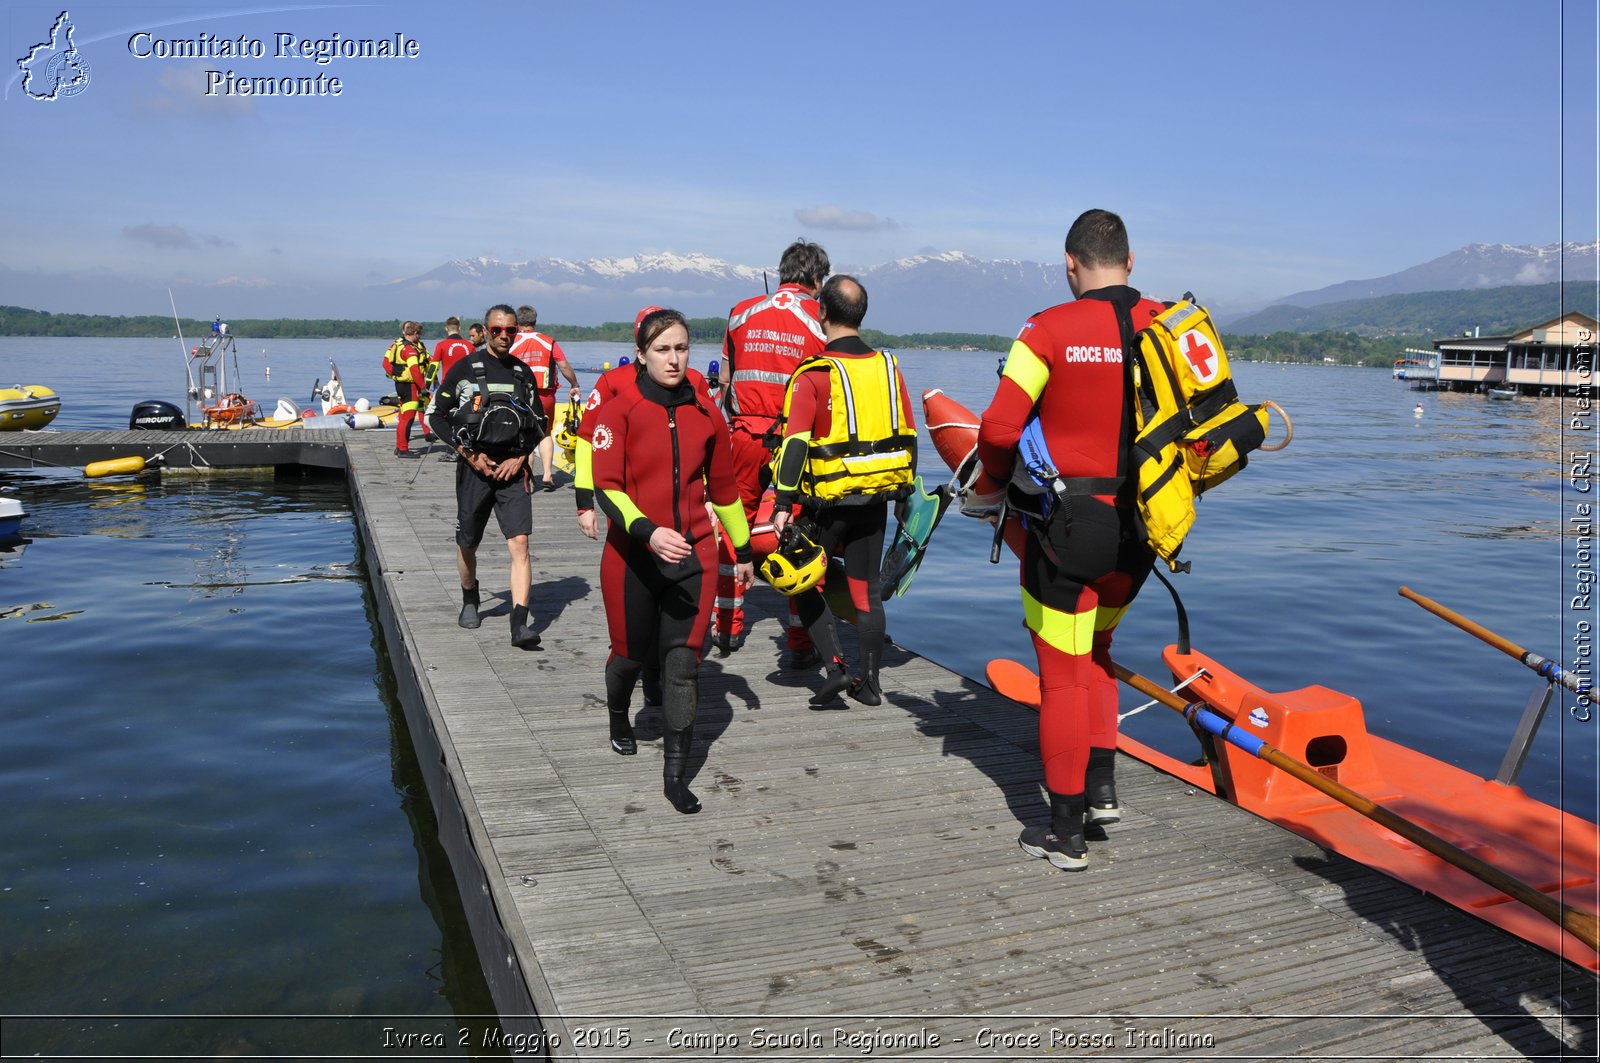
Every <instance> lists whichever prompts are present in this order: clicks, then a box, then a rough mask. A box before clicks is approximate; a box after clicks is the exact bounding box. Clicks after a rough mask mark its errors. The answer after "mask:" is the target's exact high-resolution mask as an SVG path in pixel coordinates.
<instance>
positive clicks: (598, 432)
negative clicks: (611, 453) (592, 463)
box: [590, 424, 611, 450]
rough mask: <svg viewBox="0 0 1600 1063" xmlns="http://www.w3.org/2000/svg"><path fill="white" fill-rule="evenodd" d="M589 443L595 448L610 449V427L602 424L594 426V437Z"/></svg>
mask: <svg viewBox="0 0 1600 1063" xmlns="http://www.w3.org/2000/svg"><path fill="white" fill-rule="evenodd" d="M590 445H591V446H593V447H594V449H596V450H610V449H611V429H610V428H608V427H606V426H605V425H603V424H602V425H598V426H596V427H595V430H594V439H593V440H591V441H590Z"/></svg>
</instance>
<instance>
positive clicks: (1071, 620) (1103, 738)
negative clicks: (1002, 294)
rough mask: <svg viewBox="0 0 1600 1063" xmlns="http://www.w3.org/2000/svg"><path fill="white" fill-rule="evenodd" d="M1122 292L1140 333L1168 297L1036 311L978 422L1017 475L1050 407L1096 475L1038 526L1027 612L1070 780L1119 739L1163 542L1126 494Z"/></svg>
mask: <svg viewBox="0 0 1600 1063" xmlns="http://www.w3.org/2000/svg"><path fill="white" fill-rule="evenodd" d="M1114 303H1116V304H1120V305H1121V306H1123V307H1125V308H1127V310H1128V312H1129V316H1130V319H1131V320H1130V325H1129V332H1128V338H1129V339H1131V338H1132V333H1133V332H1134V331H1137V330H1138V329H1140V328H1143V327H1144V326H1145V325H1147V324H1149V322H1150V319H1151V318H1153V317H1154V316H1155V315H1156V314H1158V313H1160V312H1161V310H1162V306H1161V304H1160V303H1156V302H1153V301H1151V300H1149V299H1142V298H1140V297H1139V293H1138V292H1137V291H1135V290H1134V289H1132V288H1129V287H1126V286H1121V285H1118V286H1115V287H1108V288H1101V289H1097V290H1095V291H1091V292H1085V293H1083V295H1081V296H1080V297H1079V298H1078V299H1077V300H1076V301H1075V302H1071V303H1063V304H1061V305H1059V306H1053V307H1051V308H1050V309H1048V310H1045V311H1043V312H1041V313H1038V314H1035V315H1034V316H1033V317H1031V318H1029V319H1028V322H1027V324H1025V325H1024V326H1023V327H1022V331H1021V333H1020V334H1019V335H1018V336H1017V339H1016V342H1015V343H1013V344H1012V346H1011V352H1010V354H1009V355H1008V356H1007V358H1006V367H1005V373H1004V376H1003V377H1002V378H1001V380H1000V385H999V387H998V388H997V389H996V391H995V394H994V399H993V401H992V402H991V403H990V404H989V408H988V409H987V410H985V411H984V414H983V423H982V425H981V426H980V428H979V432H978V456H979V459H980V460H981V461H982V462H983V469H984V472H985V474H986V475H987V477H988V478H989V479H991V480H992V481H994V482H995V483H1001V484H1003V483H1006V482H1007V481H1009V480H1010V478H1011V472H1012V463H1013V455H1014V452H1015V450H1016V447H1017V443H1018V440H1019V439H1020V438H1021V435H1022V431H1023V428H1024V427H1025V426H1026V424H1027V422H1028V420H1029V418H1030V416H1031V415H1033V414H1034V413H1037V414H1038V417H1039V423H1040V427H1041V428H1042V429H1043V432H1044V437H1045V442H1046V445H1047V447H1048V449H1049V451H1050V457H1051V460H1052V461H1053V462H1054V464H1055V466H1056V468H1057V469H1058V470H1059V472H1060V474H1061V476H1062V477H1064V478H1068V479H1086V480H1088V481H1089V482H1088V483H1087V484H1080V485H1079V486H1080V487H1083V488H1086V489H1084V490H1079V491H1073V492H1072V497H1071V498H1070V501H1069V502H1068V503H1067V504H1065V505H1064V506H1062V507H1061V508H1060V509H1059V510H1058V511H1057V516H1056V517H1055V518H1053V519H1052V520H1050V521H1049V522H1048V523H1047V524H1046V525H1045V526H1044V527H1042V528H1035V529H1033V534H1030V535H1028V536H1027V547H1026V549H1025V550H1024V555H1023V558H1022V564H1021V583H1022V596H1023V603H1024V616H1025V619H1026V622H1027V625H1028V628H1029V630H1030V631H1031V632H1032V634H1033V642H1034V649H1035V650H1036V651H1037V653H1038V656H1039V675H1040V686H1041V694H1042V702H1043V704H1042V707H1041V712H1040V714H1039V751H1040V756H1041V758H1042V760H1043V762H1044V773H1045V784H1046V787H1047V788H1048V789H1049V790H1050V792H1051V793H1056V794H1078V793H1082V792H1083V789H1084V770H1085V768H1086V767H1087V765H1088V762H1089V750H1090V748H1091V747H1094V748H1100V749H1115V748H1116V743H1117V681H1116V677H1115V675H1114V674H1113V672H1112V670H1111V657H1110V651H1111V636H1112V632H1113V631H1114V630H1115V628H1116V625H1117V622H1118V621H1119V620H1120V619H1121V618H1122V614H1123V612H1124V611H1125V610H1126V609H1127V607H1128V605H1129V604H1130V603H1131V602H1132V601H1133V598H1134V595H1136V594H1137V593H1138V591H1139V588H1140V586H1142V585H1143V583H1144V580H1145V577H1146V576H1148V575H1149V573H1150V566H1151V564H1152V562H1153V560H1154V556H1155V555H1154V554H1153V553H1152V552H1151V550H1150V548H1149V546H1148V545H1147V544H1145V542H1144V541H1143V539H1142V538H1140V537H1139V535H1138V533H1137V530H1136V527H1135V521H1134V511H1133V509H1132V507H1131V506H1130V505H1128V504H1127V500H1126V496H1125V495H1123V497H1122V498H1121V499H1119V497H1118V496H1119V494H1121V493H1122V488H1119V486H1118V481H1119V480H1121V479H1122V476H1123V473H1124V471H1125V468H1126V464H1127V463H1126V460H1125V457H1124V452H1125V450H1126V447H1127V446H1128V442H1129V436H1130V432H1131V421H1130V420H1128V418H1131V413H1130V412H1129V410H1130V407H1129V406H1128V396H1127V394H1126V391H1127V380H1128V376H1129V374H1128V373H1127V372H1126V370H1125V369H1124V366H1123V357H1122V352H1123V342H1124V336H1123V330H1122V327H1121V326H1119V323H1118V314H1117V310H1116V308H1115V306H1114Z"/></svg>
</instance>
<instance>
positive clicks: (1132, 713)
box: [1117, 668, 1206, 723]
mask: <svg viewBox="0 0 1600 1063" xmlns="http://www.w3.org/2000/svg"><path fill="white" fill-rule="evenodd" d="M1205 674H1206V670H1205V669H1204V668H1199V669H1196V670H1195V673H1194V674H1193V675H1191V676H1190V677H1189V678H1188V679H1185V680H1184V681H1183V682H1181V683H1179V684H1178V685H1177V686H1175V687H1172V688H1171V692H1172V693H1174V694H1176V693H1177V692H1178V691H1180V690H1182V689H1183V688H1184V687H1186V686H1188V685H1189V684H1190V683H1193V682H1194V681H1195V680H1196V679H1199V678H1200V677H1201V676H1203V675H1205ZM1159 704H1161V702H1159V701H1157V700H1156V699H1154V698H1151V699H1150V700H1149V701H1147V702H1145V703H1144V704H1143V705H1137V706H1135V707H1134V708H1131V709H1129V710H1128V711H1127V712H1124V713H1122V714H1120V715H1119V716H1118V717H1117V722H1118V723H1121V722H1122V721H1123V720H1126V719H1127V718H1128V717H1129V716H1137V715H1138V714H1139V713H1141V712H1143V711H1144V710H1145V709H1148V708H1149V707H1150V706H1152V705H1159Z"/></svg>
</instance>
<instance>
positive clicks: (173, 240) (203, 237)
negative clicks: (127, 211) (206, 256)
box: [122, 222, 236, 248]
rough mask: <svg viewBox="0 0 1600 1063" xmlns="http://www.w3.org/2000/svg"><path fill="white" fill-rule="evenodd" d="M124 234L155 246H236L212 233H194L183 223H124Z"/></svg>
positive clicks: (131, 238)
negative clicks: (182, 224)
mask: <svg viewBox="0 0 1600 1063" xmlns="http://www.w3.org/2000/svg"><path fill="white" fill-rule="evenodd" d="M122 235H123V236H126V237H127V238H128V239H130V240H137V241H139V242H140V243H145V244H152V245H154V246H155V247H183V248H193V247H234V246H236V245H235V244H234V242H233V241H232V240H224V239H223V238H222V237H220V236H213V235H211V234H210V233H192V232H190V231H189V230H188V229H185V228H184V227H183V226H181V225H158V224H156V223H154V222H145V223H143V224H141V225H124V226H123V227H122Z"/></svg>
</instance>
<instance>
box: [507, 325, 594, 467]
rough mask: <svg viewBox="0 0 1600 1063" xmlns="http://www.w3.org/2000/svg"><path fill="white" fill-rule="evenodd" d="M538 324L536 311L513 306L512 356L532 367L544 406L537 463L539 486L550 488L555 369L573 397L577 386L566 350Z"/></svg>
mask: <svg viewBox="0 0 1600 1063" xmlns="http://www.w3.org/2000/svg"><path fill="white" fill-rule="evenodd" d="M538 324H539V311H538V310H535V309H534V308H533V307H531V306H529V305H528V304H527V303H523V304H522V305H521V306H519V307H517V328H518V330H519V331H518V332H517V342H516V343H514V344H512V347H511V354H512V357H514V358H517V359H519V360H521V362H522V363H523V364H524V365H526V366H527V367H528V368H529V369H532V370H533V378H534V379H535V380H536V381H538V386H539V403H540V406H541V408H542V409H543V410H544V425H545V437H544V439H543V440H541V441H540V443H539V463H540V465H541V466H542V467H543V468H544V480H543V486H544V489H545V490H546V491H554V490H555V489H556V482H555V480H554V479H552V475H551V474H552V472H553V466H552V463H553V462H554V461H555V453H556V449H555V447H556V444H555V423H556V388H557V387H559V386H560V385H558V384H557V383H556V373H557V371H559V372H560V373H561V375H562V376H563V377H565V378H566V380H567V386H568V387H569V388H571V389H572V392H571V394H572V397H573V398H574V399H576V398H577V397H578V395H579V394H580V392H579V390H578V375H577V374H576V373H574V372H573V371H572V365H571V363H569V362H568V361H567V355H566V352H564V351H563V350H562V349H561V344H559V343H557V342H556V341H555V337H553V336H546V335H545V334H544V333H542V332H538V331H535V326H537V325H538Z"/></svg>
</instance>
